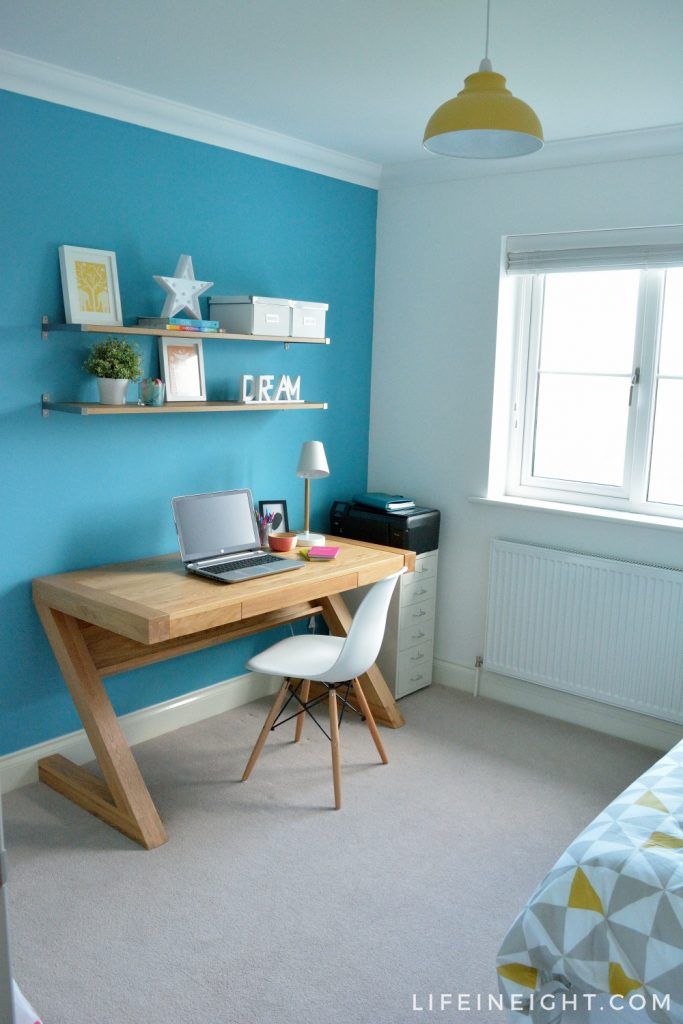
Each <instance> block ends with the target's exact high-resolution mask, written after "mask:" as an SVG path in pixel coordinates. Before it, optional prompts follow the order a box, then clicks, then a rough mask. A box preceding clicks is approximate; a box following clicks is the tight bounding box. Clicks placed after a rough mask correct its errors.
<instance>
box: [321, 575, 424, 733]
mask: <svg viewBox="0 0 683 1024" xmlns="http://www.w3.org/2000/svg"><path fill="white" fill-rule="evenodd" d="M320 604H321V605H322V610H323V618H324V620H325V622H326V623H327V627H328V629H329V631H330V633H331V634H332V636H348V632H349V630H350V628H351V621H352V619H351V612H350V611H349V609H348V608H347V607H346V604H345V602H344V599H343V597H342V596H341V594H332V595H330V597H323V598H322V600H321V601H320ZM359 685H360V686H362V687H363V693H364V694H365V697H366V699H367V702H368V704H369V705H370V710H371V711H372V713H373V715H374V716H375V719H376V720H377V721H378V722H381V723H382V725H388V726H390V727H391V728H392V729H400V727H401V726H402V725H405V724H406V721H405V718H404V717H403V715H402V714H401V712H400V711H399V710H398V705H397V704H396V701H395V700H394V697H393V694H392V692H391V690H390V689H389V687H388V686H387V683H386V679H385V678H384V676H383V675H382V673H381V672H380V670H379V669H378V667H377V665H372V666H371V667H370V668H369V669H368V670H367V672H366V673H365V675H362V676H361V677H360V680H359ZM351 701H352V703H354V701H353V698H351ZM359 710H360V709H359Z"/></svg>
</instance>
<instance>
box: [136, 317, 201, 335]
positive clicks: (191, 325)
mask: <svg viewBox="0 0 683 1024" xmlns="http://www.w3.org/2000/svg"><path fill="white" fill-rule="evenodd" d="M138 327H149V328H154V327H158V328H159V329H160V330H163V331H172V330H193V331H206V332H209V331H217V330H218V328H219V323H218V320H187V319H184V318H183V317H178V316H139V317H138Z"/></svg>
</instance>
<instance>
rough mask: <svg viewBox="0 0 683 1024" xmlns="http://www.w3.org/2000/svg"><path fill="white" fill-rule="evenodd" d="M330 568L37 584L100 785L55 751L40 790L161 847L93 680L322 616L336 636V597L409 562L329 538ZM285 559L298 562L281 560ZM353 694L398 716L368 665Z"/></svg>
mask: <svg viewBox="0 0 683 1024" xmlns="http://www.w3.org/2000/svg"><path fill="white" fill-rule="evenodd" d="M332 541H333V542H334V543H335V544H338V545H339V546H340V547H341V551H340V553H339V556H338V557H337V558H336V559H335V560H334V561H333V562H318V563H315V562H306V563H305V565H304V567H303V568H302V569H298V570H297V571H296V572H293V573H284V574H283V575H280V576H266V577H264V578H262V579H256V580H251V581H249V582H248V583H235V584H229V585H226V584H223V583H214V582H212V581H211V580H206V579H202V578H201V577H199V576H190V575H188V574H187V573H186V572H185V569H184V568H183V565H182V562H181V561H180V558H179V557H178V555H163V556H160V557H158V558H146V559H142V560H141V561H137V562H122V563H119V564H118V565H105V566H101V567H100V568H97V569H84V570H80V571H78V572H69V573H63V574H61V575H58V576H42V577H40V578H39V579H36V580H34V581H33V600H34V603H35V606H36V609H37V611H38V615H39V616H40V619H41V622H42V624H43V627H44V629H45V632H46V634H47V638H48V640H49V641H50V645H51V647H52V650H53V652H54V655H55V657H56V659H57V662H58V664H59V667H60V669H61V671H62V675H63V676H64V680H65V682H66V685H67V687H68V688H69V692H70V693H71V697H72V699H73V702H74V704H75V705H76V710H77V711H78V714H79V716H80V719H81V722H82V723H83V727H84V729H85V731H86V733H87V735H88V739H89V740H90V742H91V744H92V748H93V750H94V751H95V756H96V758H97V760H98V762H99V765H100V768H101V769H102V774H103V776H104V780H105V781H104V782H103V781H101V780H100V779H99V778H98V777H97V776H95V775H93V774H92V772H89V771H86V769H84V768H81V767H80V766H79V765H76V764H74V763H73V762H72V761H69V760H67V759H66V758H65V757H62V756H61V755H60V754H56V755H53V756H52V757H46V758H43V759H42V760H41V761H40V762H39V765H38V771H39V777H40V779H41V781H42V782H44V783H46V784H47V785H48V786H51V787H52V788H53V789H56V790H57V792H59V793H62V794H63V795H64V796H66V797H68V798H69V799H70V800H73V801H74V803H77V804H78V805H79V806H81V807H83V808H85V810H87V811H89V812H90V813H91V814H94V815H96V816H97V817H98V818H101V819H102V821H105V822H107V824H109V825H112V826H113V827H114V828H117V829H119V831H121V832H123V833H125V835H127V836H129V837H130V838H131V839H134V840H135V841H136V842H138V843H140V844H141V845H142V846H144V847H145V848H146V849H148V850H151V849H154V848H155V847H157V846H161V844H162V843H165V842H166V840H167V836H166V832H165V830H164V826H163V824H162V822H161V819H160V817H159V814H158V812H157V809H156V807H155V806H154V803H153V802H152V798H151V796H150V795H149V792H148V790H147V787H146V785H145V783H144V780H143V778H142V775H141V774H140V770H139V768H138V766H137V763H136V761H135V758H134V757H133V754H132V751H131V749H130V747H129V745H128V743H127V741H126V738H125V736H124V735H123V732H122V731H121V727H120V726H119V723H118V721H117V719H116V715H115V713H114V709H113V708H112V706H111V703H110V701H109V698H108V696H107V692H106V690H105V688H104V685H103V683H102V679H103V677H105V676H110V675H116V674H117V673H118V672H126V671H128V670H129V669H133V668H140V667H141V666H143V665H149V664H151V663H153V662H156V661H162V660H164V659H166V658H174V657H176V656H178V655H181V654H188V653H189V652H191V651H199V650H201V649H202V648H204V647H213V646H215V645H216V644H222V643H225V642H227V641H229V640H235V639H237V638H238V637H243V636H249V635H250V634H252V633H259V632H262V631H263V630H265V629H271V628H272V627H273V626H279V625H282V624H284V623H289V622H296V621H297V620H298V619H305V618H308V617H309V616H310V615H316V614H321V615H323V617H324V619H325V621H326V623H327V625H328V627H329V629H330V632H331V633H332V634H334V635H335V636H346V634H347V632H348V628H349V625H350V622H351V616H350V614H349V612H348V610H347V608H346V605H345V604H344V601H343V600H342V598H341V597H340V596H339V595H340V594H341V593H342V592H343V591H345V590H352V589H353V588H354V587H361V586H364V585H365V584H367V583H373V582H374V581H375V580H379V579H382V578H383V577H384V576H388V575H389V574H390V573H392V572H397V571H398V569H400V568H401V567H402V566H403V565H406V566H407V567H408V568H409V569H410V570H412V569H413V567H414V565H415V555H414V553H413V552H411V551H400V550H398V549H396V548H386V547H380V546H378V545H375V544H365V543H362V542H360V541H353V542H348V541H344V540H341V539H340V538H337V537H335V538H332ZM288 557H292V558H297V559H298V558H300V556H299V555H297V554H296V552H292V553H291V555H290V556H288ZM361 682H362V685H363V689H364V691H365V695H366V697H367V699H368V703H369V704H370V707H371V709H372V711H373V713H374V715H375V717H376V718H377V719H378V721H380V722H383V723H384V724H385V725H389V726H392V727H394V728H397V727H398V726H400V725H403V718H402V716H401V713H400V711H399V710H398V708H397V707H396V704H395V702H394V699H393V697H392V695H391V693H390V691H389V688H388V686H387V684H386V682H385V681H384V678H383V677H382V675H381V673H380V671H379V669H378V668H377V666H376V665H373V667H372V668H371V669H370V670H369V671H368V672H367V673H366V675H365V676H363V678H362V680H361Z"/></svg>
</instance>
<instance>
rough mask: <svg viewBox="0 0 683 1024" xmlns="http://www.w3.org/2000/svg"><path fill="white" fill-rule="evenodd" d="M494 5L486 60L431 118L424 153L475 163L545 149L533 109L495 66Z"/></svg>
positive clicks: (488, 18)
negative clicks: (492, 54)
mask: <svg viewBox="0 0 683 1024" xmlns="http://www.w3.org/2000/svg"><path fill="white" fill-rule="evenodd" d="M490 16H491V0H487V3H486V56H485V57H484V59H483V61H482V62H481V64H480V65H479V70H478V71H475V72H474V74H472V75H468V76H467V78H466V79H465V88H464V89H463V90H462V92H459V93H458V95H457V96H454V97H453V99H451V100H446V102H445V103H442V104H441V106H440V107H439V108H438V109H437V110H435V111H434V113H433V114H432V116H431V117H430V119H429V121H428V123H427V127H426V128H425V134H424V143H423V144H424V147H425V149H428V150H429V152H430V153H438V154H440V155H442V156H459V157H469V158H470V159H484V160H487V159H496V158H498V159H500V158H502V157H511V156H524V155H525V154H526V153H533V152H535V150H537V149H540V148H541V146H542V145H543V129H542V128H541V122H540V121H539V120H538V118H537V117H536V114H535V113H534V112H533V110H532V109H531V107H530V106H528V105H527V104H526V103H524V102H523V101H522V100H518V99H517V97H516V96H513V95H512V93H511V92H510V90H509V89H506V88H505V78H504V77H503V75H499V74H498V73H497V72H495V71H493V69H492V67H491V61H490V60H489V24H490Z"/></svg>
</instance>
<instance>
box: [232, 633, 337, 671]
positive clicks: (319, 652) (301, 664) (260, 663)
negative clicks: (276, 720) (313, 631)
mask: <svg viewBox="0 0 683 1024" xmlns="http://www.w3.org/2000/svg"><path fill="white" fill-rule="evenodd" d="M344 643H345V640H344V638H343V637H340V636H317V635H313V636H288V637H287V638H286V640H280V642H279V643H277V644H273V646H272V647H269V648H268V649H267V650H265V651H262V653H261V654H257V655H256V656H255V657H254V658H252V659H251V661H248V662H247V668H248V669H250V670H251V671H252V672H262V673H263V674H264V675H267V676H285V677H289V678H295V679H310V680H311V681H312V682H317V681H319V680H320V678H321V677H322V676H326V675H327V673H328V672H329V671H330V669H331V668H332V666H333V665H334V663H335V662H336V661H337V660H338V658H339V655H340V654H341V652H342V648H343V647H344ZM341 681H342V680H339V682H341ZM344 681H345V680H344Z"/></svg>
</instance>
